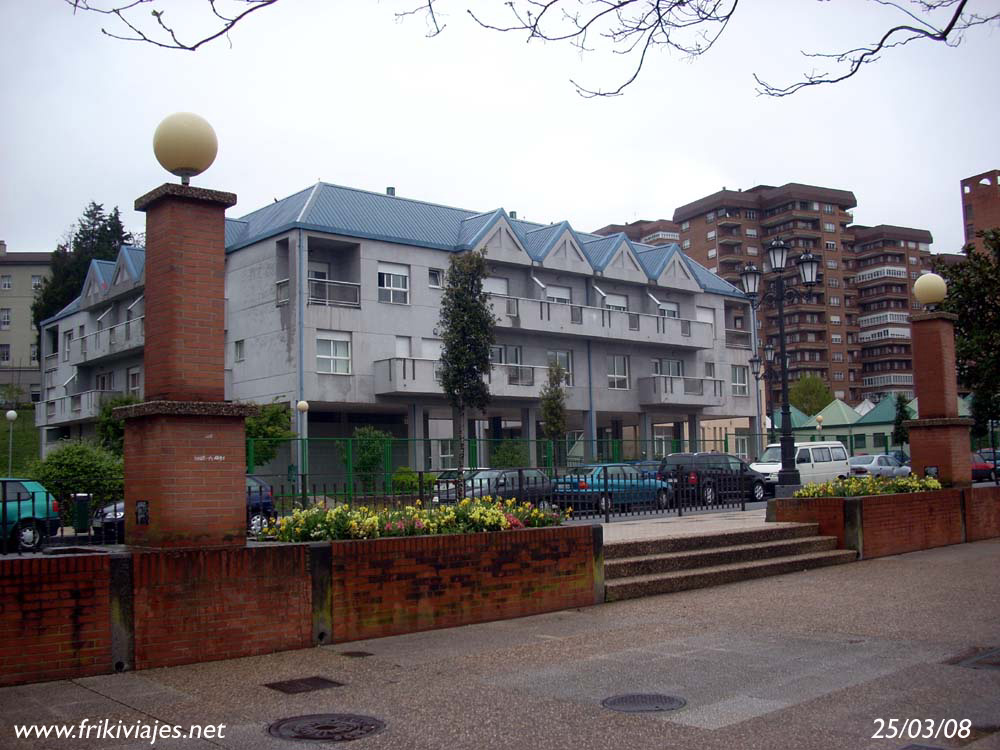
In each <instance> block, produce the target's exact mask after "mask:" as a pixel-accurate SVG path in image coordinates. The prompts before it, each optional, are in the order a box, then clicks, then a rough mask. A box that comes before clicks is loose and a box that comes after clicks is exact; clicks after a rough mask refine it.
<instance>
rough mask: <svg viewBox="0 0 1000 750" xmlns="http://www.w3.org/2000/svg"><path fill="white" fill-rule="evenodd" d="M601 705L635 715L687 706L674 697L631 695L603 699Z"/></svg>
mask: <svg viewBox="0 0 1000 750" xmlns="http://www.w3.org/2000/svg"><path fill="white" fill-rule="evenodd" d="M601 705H602V706H604V707H605V708H610V709H611V710H612V711H622V712H624V713H627V714H635V713H641V712H644V711H676V710H677V709H678V708H684V706H686V705H687V701H686V700H684V699H683V698H678V697H676V696H674V695H658V694H656V693H633V694H629V695H615V696H612V697H611V698H605V699H604V700H602V701H601Z"/></svg>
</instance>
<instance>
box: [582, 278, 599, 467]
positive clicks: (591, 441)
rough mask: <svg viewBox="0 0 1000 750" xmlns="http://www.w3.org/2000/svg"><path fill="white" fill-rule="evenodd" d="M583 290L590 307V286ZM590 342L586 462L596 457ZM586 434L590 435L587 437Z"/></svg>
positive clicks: (585, 285) (588, 352) (588, 342)
mask: <svg viewBox="0 0 1000 750" xmlns="http://www.w3.org/2000/svg"><path fill="white" fill-rule="evenodd" d="M584 290H585V291H586V292H587V298H586V300H584V302H585V304H586V305H587V306H588V307H590V304H591V302H590V298H591V295H590V284H589V283H588V284H584ZM590 347H591V341H590V339H587V399H588V403H587V423H586V424H585V425H584V435H585V436H586V442H585V445H586V446H587V453H588V455H587V456H586V459H587V461H588V462H592V461H594V460H595V459H596V457H597V414H596V413H595V412H594V368H593V366H592V360H591V351H590ZM587 433H590V434H589V435H588V434H587Z"/></svg>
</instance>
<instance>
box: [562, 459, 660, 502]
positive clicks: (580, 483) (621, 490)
mask: <svg viewBox="0 0 1000 750" xmlns="http://www.w3.org/2000/svg"><path fill="white" fill-rule="evenodd" d="M552 502H553V503H554V504H555V505H557V506H559V507H567V506H572V507H573V508H576V509H582V508H587V507H589V508H596V509H597V510H598V511H599V512H601V513H603V512H604V511H605V509H609V510H610V509H611V508H613V507H614V506H616V505H631V504H638V503H652V504H655V505H656V507H658V508H669V507H672V505H673V492H672V490H671V485H670V483H669V482H666V481H663V480H662V479H656V478H655V477H647V478H644V477H643V476H642V474H641V472H640V471H639V470H638V469H637V468H636V467H634V466H631V465H629V464H591V465H589V466H579V467H577V468H575V469H573V470H572V471H570V472H569V473H567V474H566V475H565V476H562V477H559V478H558V479H556V480H555V482H554V483H553V487H552Z"/></svg>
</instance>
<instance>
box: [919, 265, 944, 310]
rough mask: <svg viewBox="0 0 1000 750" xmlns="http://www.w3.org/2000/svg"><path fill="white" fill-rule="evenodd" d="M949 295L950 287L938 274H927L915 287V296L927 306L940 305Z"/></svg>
mask: <svg viewBox="0 0 1000 750" xmlns="http://www.w3.org/2000/svg"><path fill="white" fill-rule="evenodd" d="M947 294H948V285H947V284H946V283H945V280H944V279H942V278H941V277H940V276H938V275H937V274H936V273H925V274H923V275H922V276H921V277H920V278H919V279H917V281H916V283H914V285H913V296H914V297H916V298H917V301H918V302H919V303H920V304H922V305H925V306H928V307H930V306H932V305H939V304H941V303H942V302H943V301H944V298H945V296H946V295H947Z"/></svg>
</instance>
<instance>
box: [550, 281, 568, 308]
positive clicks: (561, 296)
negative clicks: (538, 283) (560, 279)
mask: <svg viewBox="0 0 1000 750" xmlns="http://www.w3.org/2000/svg"><path fill="white" fill-rule="evenodd" d="M545 299H547V300H548V301H549V302H558V303H559V304H562V305H568V304H570V303H572V302H573V290H572V289H570V288H569V287H568V286H556V285H555V284H549V285H548V286H547V287H545Z"/></svg>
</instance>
